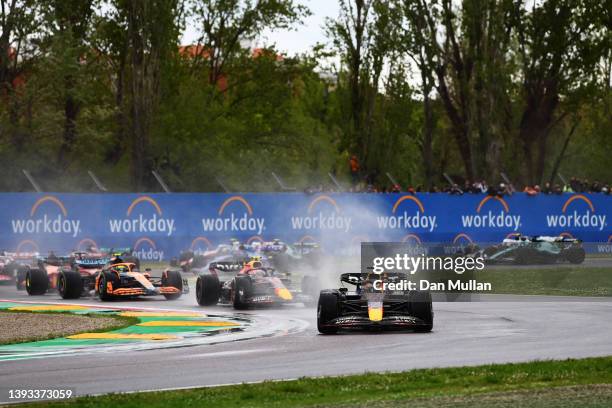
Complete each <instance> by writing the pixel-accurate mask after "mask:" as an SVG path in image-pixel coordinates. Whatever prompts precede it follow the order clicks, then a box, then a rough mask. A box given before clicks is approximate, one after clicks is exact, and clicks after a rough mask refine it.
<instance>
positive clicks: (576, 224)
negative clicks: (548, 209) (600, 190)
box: [546, 194, 608, 231]
mask: <svg viewBox="0 0 612 408" xmlns="http://www.w3.org/2000/svg"><path fill="white" fill-rule="evenodd" d="M579 201H582V202H583V203H584V204H583V205H582V206H581V207H582V210H581V211H579V210H578V209H575V208H576V207H577V206H576V205H572V208H573V210H572V209H570V208H569V207H570V204H572V203H574V202H579ZM579 209H580V207H579ZM546 224H547V225H548V227H550V228H570V229H582V228H585V229H596V230H598V231H603V229H604V228H605V227H606V226H607V225H608V223H607V220H606V214H596V212H595V206H594V205H593V203H592V202H591V200H589V199H588V198H587V197H586V196H584V195H582V194H577V195H573V196H571V197H570V198H568V199H567V201H565V204H563V208H562V209H561V214H548V215H547V216H546Z"/></svg>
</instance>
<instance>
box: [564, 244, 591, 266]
mask: <svg viewBox="0 0 612 408" xmlns="http://www.w3.org/2000/svg"><path fill="white" fill-rule="evenodd" d="M563 255H564V256H565V259H567V260H568V262H570V263H573V264H576V265H578V264H581V263H583V262H584V258H585V257H586V253H585V251H584V248H580V247H570V248H567V249H566V250H565V251H563Z"/></svg>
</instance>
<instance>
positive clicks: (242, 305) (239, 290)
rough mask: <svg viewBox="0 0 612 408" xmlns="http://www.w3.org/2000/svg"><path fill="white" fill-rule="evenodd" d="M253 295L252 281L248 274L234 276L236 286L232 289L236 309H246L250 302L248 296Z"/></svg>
mask: <svg viewBox="0 0 612 408" xmlns="http://www.w3.org/2000/svg"><path fill="white" fill-rule="evenodd" d="M250 295H251V281H250V280H249V278H248V277H246V276H236V277H235V278H234V288H233V290H232V303H233V305H234V309H238V310H242V309H246V308H247V307H248V306H249V304H248V303H247V298H248V297H249V296H250Z"/></svg>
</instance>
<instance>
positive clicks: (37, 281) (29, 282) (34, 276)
mask: <svg viewBox="0 0 612 408" xmlns="http://www.w3.org/2000/svg"><path fill="white" fill-rule="evenodd" d="M25 287H26V291H27V292H28V295H30V296H38V295H44V294H45V293H46V292H47V290H48V289H49V277H48V276H47V272H46V271H44V270H40V269H30V270H29V271H28V272H26V279H25Z"/></svg>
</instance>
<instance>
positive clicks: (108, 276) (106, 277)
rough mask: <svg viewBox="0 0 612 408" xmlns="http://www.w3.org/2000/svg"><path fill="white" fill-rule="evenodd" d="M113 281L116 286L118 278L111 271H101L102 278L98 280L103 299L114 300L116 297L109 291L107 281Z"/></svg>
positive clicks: (99, 291)
mask: <svg viewBox="0 0 612 408" xmlns="http://www.w3.org/2000/svg"><path fill="white" fill-rule="evenodd" d="M108 282H111V284H112V285H113V288H116V286H115V284H116V283H117V279H116V278H115V277H114V276H113V274H112V273H109V272H100V279H99V281H98V288H97V292H98V297H99V298H100V300H102V301H109V300H113V299H114V298H115V297H114V296H113V295H112V294H110V293H108V292H107V283H108Z"/></svg>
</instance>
